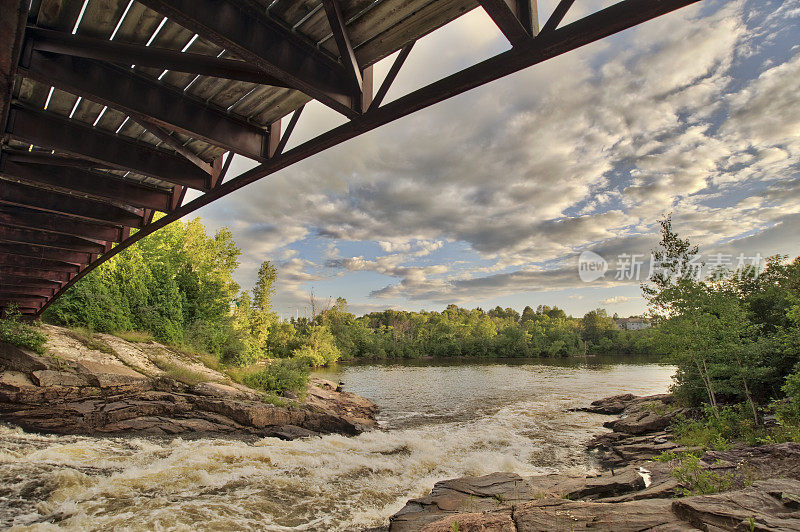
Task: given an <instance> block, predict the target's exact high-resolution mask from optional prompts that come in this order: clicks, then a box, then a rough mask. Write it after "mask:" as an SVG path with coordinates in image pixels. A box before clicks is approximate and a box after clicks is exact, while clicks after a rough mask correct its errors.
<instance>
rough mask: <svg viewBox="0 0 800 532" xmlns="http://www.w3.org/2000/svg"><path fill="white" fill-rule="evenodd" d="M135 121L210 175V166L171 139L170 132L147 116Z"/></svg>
mask: <svg viewBox="0 0 800 532" xmlns="http://www.w3.org/2000/svg"><path fill="white" fill-rule="evenodd" d="M135 120H136V121H137V122H139V125H140V126H142V127H143V128H144V129H146V130H147V131H149V132H150V133H152V134H153V135H154V136H155V137H156V138H158V139H159V140H160V141H161V142H163V143H164V144H166V145H167V146H169V147H170V148H172V149H173V150H175V152H176V153H178V154H179V155H181V156H183V157H184V158H185V159H188V160H189V161H190V162H191V163H192V164H194V165H195V166H197V167H198V168H200V169H201V170H203V171H204V172H206V173H208V174H211V173H212V171H213V169H212V168H211V165H210V164H208V163H207V162H206V161H204V160H203V159H201V158H200V157H198V156H197V154H196V153H194V152H193V151H192V150H190V149H189V148H187V147H186V146H184V145H183V143H182V142H181V141H179V140H178V139H177V138H175V137H173V136H172V132H171V131H167V130H166V129H163V128H162V127H161V125H160V124H158V123H156V121H155V120H152V119H151V118H150V117H147V116H141V115H137V116H136V118H135Z"/></svg>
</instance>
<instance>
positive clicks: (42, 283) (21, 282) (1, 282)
mask: <svg viewBox="0 0 800 532" xmlns="http://www.w3.org/2000/svg"><path fill="white" fill-rule="evenodd" d="M61 284H62V283H60V282H58V281H48V280H46V279H32V278H30V277H17V276H15V275H8V274H3V278H2V279H0V286H2V287H6V288H9V289H13V288H14V287H20V288H38V289H45V290H50V291H52V292H53V293H55V291H56V290H58V289H59V288H60V287H61Z"/></svg>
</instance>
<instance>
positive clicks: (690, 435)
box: [672, 403, 800, 451]
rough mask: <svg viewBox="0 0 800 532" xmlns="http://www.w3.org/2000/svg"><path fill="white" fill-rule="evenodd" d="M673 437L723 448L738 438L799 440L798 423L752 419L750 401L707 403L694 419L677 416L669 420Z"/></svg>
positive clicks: (688, 444)
mask: <svg viewBox="0 0 800 532" xmlns="http://www.w3.org/2000/svg"><path fill="white" fill-rule="evenodd" d="M672 429H673V433H674V437H675V441H676V442H677V443H679V444H680V445H682V446H684V447H689V448H698V449H702V450H709V449H711V450H717V451H724V450H727V449H729V448H730V447H731V446H733V445H734V444H736V443H738V442H744V443H747V444H749V445H762V444H767V443H782V442H787V441H800V423H798V422H797V421H793V420H784V421H783V423H782V424H781V425H777V426H769V427H767V426H764V425H763V424H761V423H755V421H754V420H753V417H752V414H751V412H750V405H749V404H747V403H740V404H737V405H730V406H722V407H719V408H717V409H715V408H714V407H711V406H706V407H705V409H704V411H703V413H702V415H700V416H699V417H697V418H695V419H687V418H685V417H682V416H678V417H677V418H676V420H675V421H674V422H673V424H672Z"/></svg>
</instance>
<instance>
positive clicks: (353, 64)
mask: <svg viewBox="0 0 800 532" xmlns="http://www.w3.org/2000/svg"><path fill="white" fill-rule="evenodd" d="M322 5H323V7H324V8H325V15H326V16H327V17H328V24H329V25H330V27H331V31H332V32H333V39H334V40H335V41H336V46H337V48H339V56H340V57H341V61H342V65H343V66H344V68H345V70H346V71H347V73H348V75H349V76H350V79H351V81H352V83H353V89H354V90H355V91H356V92H361V91H362V83H363V81H362V79H361V67H359V66H358V60H357V59H356V54H355V52H353V45H352V43H351V42H350V35H348V33H347V26H346V24H345V22H344V16H343V15H342V8H341V6H339V0H322ZM361 111H362V112H363V111H364V109H361Z"/></svg>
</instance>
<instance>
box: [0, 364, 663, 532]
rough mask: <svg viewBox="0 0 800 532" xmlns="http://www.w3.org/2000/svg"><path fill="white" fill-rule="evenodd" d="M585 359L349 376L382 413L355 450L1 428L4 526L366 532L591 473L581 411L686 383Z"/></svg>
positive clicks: (336, 443)
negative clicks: (501, 485)
mask: <svg viewBox="0 0 800 532" xmlns="http://www.w3.org/2000/svg"><path fill="white" fill-rule="evenodd" d="M587 360H588V361H589V362H588V363H587V362H584V361H578V362H576V361H558V362H549V363H543V362H542V361H538V360H535V361H514V362H513V363H498V362H493V363H482V364H476V363H468V362H461V363H457V364H451V365H442V364H440V363H430V364H428V365H426V364H418V365H377V364H373V365H348V366H339V367H337V368H334V369H333V370H330V371H326V372H325V373H324V374H321V376H323V377H326V378H329V379H331V380H341V381H343V382H344V383H345V388H346V389H347V390H349V391H353V392H356V393H359V394H361V395H363V396H365V397H368V398H369V399H371V400H373V401H375V402H376V403H377V404H378V405H379V406H380V407H381V413H380V415H379V420H380V424H381V427H382V428H381V430H377V431H373V432H370V433H365V434H362V435H360V436H357V437H353V438H348V437H343V436H337V435H331V436H324V437H321V438H313V439H309V440H298V441H292V442H286V441H281V440H277V439H273V438H265V439H262V440H257V441H252V440H251V441H239V440H226V439H199V440H186V439H180V438H178V439H174V440H168V439H152V438H96V437H82V436H68V437H64V436H46V435H35V434H26V433H24V432H23V431H21V430H19V429H17V428H12V427H8V426H0V526H2V527H9V526H10V527H12V529H20V530H22V529H32V530H52V529H56V528H59V529H61V528H63V529H69V530H108V529H112V528H113V529H115V530H209V529H213V530H247V529H250V530H274V531H283V530H358V529H362V528H368V527H374V526H380V525H385V524H387V523H388V518H389V516H391V515H392V514H393V513H395V512H397V511H398V510H399V509H400V508H402V507H403V505H404V504H405V502H406V501H407V500H408V499H410V498H413V497H419V496H422V495H424V494H426V493H427V492H428V491H429V490H430V489H431V488H432V487H433V484H434V483H435V482H436V481H438V480H443V479H446V478H453V477H459V476H466V475H482V474H487V473H491V472H493V471H514V472H517V473H519V474H521V475H535V474H543V473H548V472H551V471H556V470H560V471H586V470H589V469H592V468H593V465H592V463H591V460H590V459H589V458H588V457H587V455H586V454H585V452H584V449H583V446H582V443H583V442H584V441H585V440H586V439H588V437H589V436H590V435H592V434H594V433H597V432H599V431H601V430H603V429H602V428H601V422H602V421H603V419H604V417H603V416H598V415H594V414H587V413H581V412H567V409H569V408H571V407H574V406H580V405H584V404H587V403H588V402H590V401H591V400H593V399H597V398H600V397H605V396H609V395H613V394H617V393H624V392H631V393H635V394H653V393H662V392H665V391H666V390H667V388H668V386H669V384H670V377H671V375H672V374H673V372H674V368H672V367H671V366H664V365H658V364H654V363H651V362H647V361H631V360H627V361H626V362H625V363H619V362H620V359H617V360H608V359H587ZM622 360H625V359H622Z"/></svg>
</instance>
